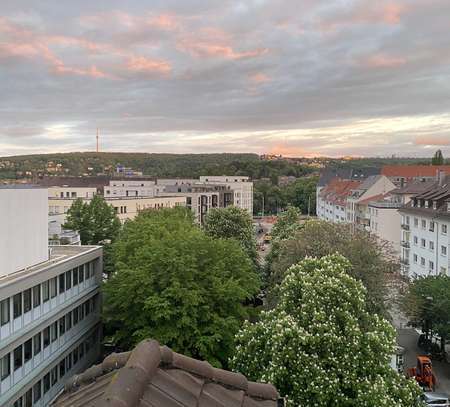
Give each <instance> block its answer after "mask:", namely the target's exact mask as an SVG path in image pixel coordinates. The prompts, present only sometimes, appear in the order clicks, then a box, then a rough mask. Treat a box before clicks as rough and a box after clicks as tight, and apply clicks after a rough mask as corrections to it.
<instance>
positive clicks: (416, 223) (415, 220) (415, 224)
mask: <svg viewBox="0 0 450 407" xmlns="http://www.w3.org/2000/svg"><path fill="white" fill-rule="evenodd" d="M414 226H415V227H416V228H417V227H419V219H417V218H414Z"/></svg>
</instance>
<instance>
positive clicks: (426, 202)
mask: <svg viewBox="0 0 450 407" xmlns="http://www.w3.org/2000/svg"><path fill="white" fill-rule="evenodd" d="M425 208H428V201H427V200H425Z"/></svg>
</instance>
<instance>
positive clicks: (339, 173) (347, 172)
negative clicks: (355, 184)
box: [318, 167, 380, 187]
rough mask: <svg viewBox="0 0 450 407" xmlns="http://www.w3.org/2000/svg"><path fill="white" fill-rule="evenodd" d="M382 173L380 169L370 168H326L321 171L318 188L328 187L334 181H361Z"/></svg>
mask: <svg viewBox="0 0 450 407" xmlns="http://www.w3.org/2000/svg"><path fill="white" fill-rule="evenodd" d="M379 173H380V169H379V168H375V167H368V168H359V169H355V168H337V169H330V168H326V169H324V170H322V171H320V177H319V182H318V186H319V187H323V186H325V185H327V184H328V183H329V182H330V181H331V180H332V179H334V178H336V179H341V180H354V181H360V180H363V179H365V178H367V177H369V176H371V175H376V174H379Z"/></svg>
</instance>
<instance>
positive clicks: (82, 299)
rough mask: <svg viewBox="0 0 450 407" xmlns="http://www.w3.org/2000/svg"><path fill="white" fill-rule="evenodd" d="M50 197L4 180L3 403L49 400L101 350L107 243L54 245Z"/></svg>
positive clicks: (0, 281)
mask: <svg viewBox="0 0 450 407" xmlns="http://www.w3.org/2000/svg"><path fill="white" fill-rule="evenodd" d="M47 199H48V192H47V189H43V188H32V187H27V186H20V187H19V186H13V187H9V188H3V187H0V224H1V225H2V227H1V228H0V259H1V267H0V405H1V406H12V407H24V406H27V407H28V406H42V407H44V406H48V405H49V404H50V402H51V400H52V399H54V398H55V397H56V396H57V394H59V393H60V391H61V390H62V389H63V387H64V383H65V381H66V380H67V379H68V378H69V377H70V376H72V375H73V374H75V373H77V372H79V371H82V370H84V369H85V368H86V367H88V366H90V365H91V364H92V363H93V362H94V361H95V360H96V359H97V358H98V356H99V353H100V336H101V327H100V305H101V304H100V297H99V285H100V283H101V276H102V249H101V248H99V247H95V246H90V247H88V246H55V247H52V248H51V249H50V250H49V247H48V221H47V212H48V203H47Z"/></svg>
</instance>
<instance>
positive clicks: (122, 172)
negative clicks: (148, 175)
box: [115, 164, 142, 177]
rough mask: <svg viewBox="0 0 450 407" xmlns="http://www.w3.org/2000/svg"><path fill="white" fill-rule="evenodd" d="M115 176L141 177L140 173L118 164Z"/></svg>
mask: <svg viewBox="0 0 450 407" xmlns="http://www.w3.org/2000/svg"><path fill="white" fill-rule="evenodd" d="M115 174H116V176H123V177H142V171H136V170H133V169H132V168H130V167H125V166H123V165H121V164H118V165H117V166H116V171H115Z"/></svg>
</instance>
